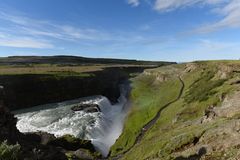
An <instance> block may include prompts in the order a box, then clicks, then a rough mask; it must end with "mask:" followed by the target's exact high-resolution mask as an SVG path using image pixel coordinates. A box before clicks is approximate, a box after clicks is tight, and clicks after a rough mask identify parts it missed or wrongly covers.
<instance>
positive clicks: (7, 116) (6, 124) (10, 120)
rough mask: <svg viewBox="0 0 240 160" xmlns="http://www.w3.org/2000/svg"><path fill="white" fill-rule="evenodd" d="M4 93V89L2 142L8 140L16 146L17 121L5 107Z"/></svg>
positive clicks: (0, 102)
mask: <svg viewBox="0 0 240 160" xmlns="http://www.w3.org/2000/svg"><path fill="white" fill-rule="evenodd" d="M3 97H4V91H3V87H1V88H0V142H2V141H4V140H7V141H8V142H10V143H12V144H15V143H16V142H17V139H18V135H19V131H18V130H17V127H16V124H17V119H16V118H14V116H13V115H12V114H11V113H10V112H9V111H8V109H7V108H6V107H5V106H4V102H3V101H4V100H3Z"/></svg>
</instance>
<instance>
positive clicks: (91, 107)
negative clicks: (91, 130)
mask: <svg viewBox="0 0 240 160" xmlns="http://www.w3.org/2000/svg"><path fill="white" fill-rule="evenodd" d="M71 109H72V110H73V111H85V112H89V113H93V112H101V109H100V107H99V106H98V105H97V104H84V103H82V104H78V105H76V106H73V107H72V108H71Z"/></svg>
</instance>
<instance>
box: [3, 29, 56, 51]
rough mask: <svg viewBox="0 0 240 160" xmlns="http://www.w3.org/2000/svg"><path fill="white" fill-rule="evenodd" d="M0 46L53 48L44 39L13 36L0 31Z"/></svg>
mask: <svg viewBox="0 0 240 160" xmlns="http://www.w3.org/2000/svg"><path fill="white" fill-rule="evenodd" d="M0 35H1V36H0V46H4V47H15V48H36V49H44V48H53V47H54V46H53V45H52V44H51V43H50V42H48V41H45V40H40V39H33V38H29V37H21V38H19V37H14V36H10V35H7V34H4V33H0Z"/></svg>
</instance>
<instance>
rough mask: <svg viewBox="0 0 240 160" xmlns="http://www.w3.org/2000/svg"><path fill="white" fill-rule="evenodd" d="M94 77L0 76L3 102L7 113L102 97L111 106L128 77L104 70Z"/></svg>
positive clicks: (116, 71) (113, 70) (110, 70)
mask: <svg viewBox="0 0 240 160" xmlns="http://www.w3.org/2000/svg"><path fill="white" fill-rule="evenodd" d="M91 74H93V75H94V76H90V77H81V76H65V77H64V76H62V77H57V76H55V75H34V74H33V75H6V76H0V85H2V86H4V87H5V92H6V94H5V99H6V103H7V105H8V108H9V109H10V110H16V109H22V108H27V107H32V106H36V105H42V104H47V103H56V102H61V101H66V100H72V99H77V98H80V97H86V96H92V95H103V96H106V97H107V98H108V99H109V100H110V101H111V102H113V103H115V102H117V99H118V97H119V96H120V91H119V86H118V85H119V84H120V82H121V81H122V80H124V79H127V77H128V75H127V74H126V73H125V72H123V71H122V70H121V69H106V70H104V71H98V72H94V73H91Z"/></svg>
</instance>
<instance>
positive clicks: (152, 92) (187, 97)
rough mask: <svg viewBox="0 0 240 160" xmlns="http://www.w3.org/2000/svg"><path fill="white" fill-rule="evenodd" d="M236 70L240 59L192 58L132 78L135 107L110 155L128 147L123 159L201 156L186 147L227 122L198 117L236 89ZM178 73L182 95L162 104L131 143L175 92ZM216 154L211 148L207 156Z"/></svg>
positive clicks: (176, 91)
mask: <svg viewBox="0 0 240 160" xmlns="http://www.w3.org/2000/svg"><path fill="white" fill-rule="evenodd" d="M239 69H240V62H239V61H211V62H196V63H191V64H179V65H173V66H167V67H160V68H158V69H153V70H148V71H146V72H145V73H144V74H142V75H140V76H139V77H137V78H136V79H134V80H133V91H132V96H131V100H132V104H133V105H132V108H131V110H130V113H129V116H128V118H127V120H126V123H125V127H124V131H123V134H122V135H121V136H120V138H119V139H118V140H117V142H116V144H115V145H114V146H113V147H112V149H111V156H113V157H114V156H116V155H121V153H123V152H124V151H127V150H128V149H130V150H129V151H128V152H126V153H125V154H123V155H121V158H122V159H129V160H133V159H138V160H140V159H163V160H167V159H177V157H178V158H180V157H181V156H182V158H185V157H191V156H193V157H194V156H196V157H197V156H199V155H197V154H196V153H195V152H193V151H192V152H190V151H188V150H187V149H188V148H189V147H190V146H191V147H193V146H195V144H197V143H199V142H198V141H199V139H200V138H201V137H202V135H205V134H206V132H207V133H208V131H211V130H213V129H216V128H217V127H218V126H219V125H221V124H225V123H227V122H229V118H225V117H216V118H214V120H210V121H209V122H207V123H203V122H202V120H203V117H204V116H206V115H207V110H208V109H209V107H211V106H213V107H218V106H220V105H221V103H222V101H223V98H224V97H226V96H227V95H229V94H232V93H234V91H236V90H237V89H239V88H240V86H239V85H238V84H239V83H238V81H239V80H238V78H239V76H240V74H239V73H240V72H239V71H238V70H239ZM178 76H180V77H181V79H182V80H183V82H184V84H185V88H184V91H183V94H182V95H181V98H180V99H179V100H178V101H176V102H175V103H173V104H171V105H169V106H168V107H166V108H165V109H164V110H163V111H162V113H161V116H160V118H159V119H158V121H157V122H156V123H155V125H154V126H153V127H152V128H150V129H149V130H148V131H147V132H146V134H145V135H144V137H143V139H142V140H141V142H140V143H137V144H136V145H134V146H133V144H134V141H135V139H136V137H137V136H138V134H139V133H140V131H141V129H142V126H143V125H144V124H146V123H147V122H148V121H149V120H150V119H152V118H153V117H154V113H156V112H157V110H159V109H161V107H162V106H163V105H164V104H166V103H168V102H169V101H171V100H172V99H174V98H176V96H177V95H178V92H179V87H180V83H179V80H178V79H177V78H176V77H178ZM132 146H133V147H132ZM131 147H132V148H131ZM185 150H187V151H185ZM192 150H194V149H192ZM183 151H185V152H184V154H183V155H182V152H183ZM214 153H215V152H213V153H212V152H211V154H212V155H211V156H213V157H214V156H215V155H214ZM194 154H196V155H194ZM215 158H216V157H215Z"/></svg>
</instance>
